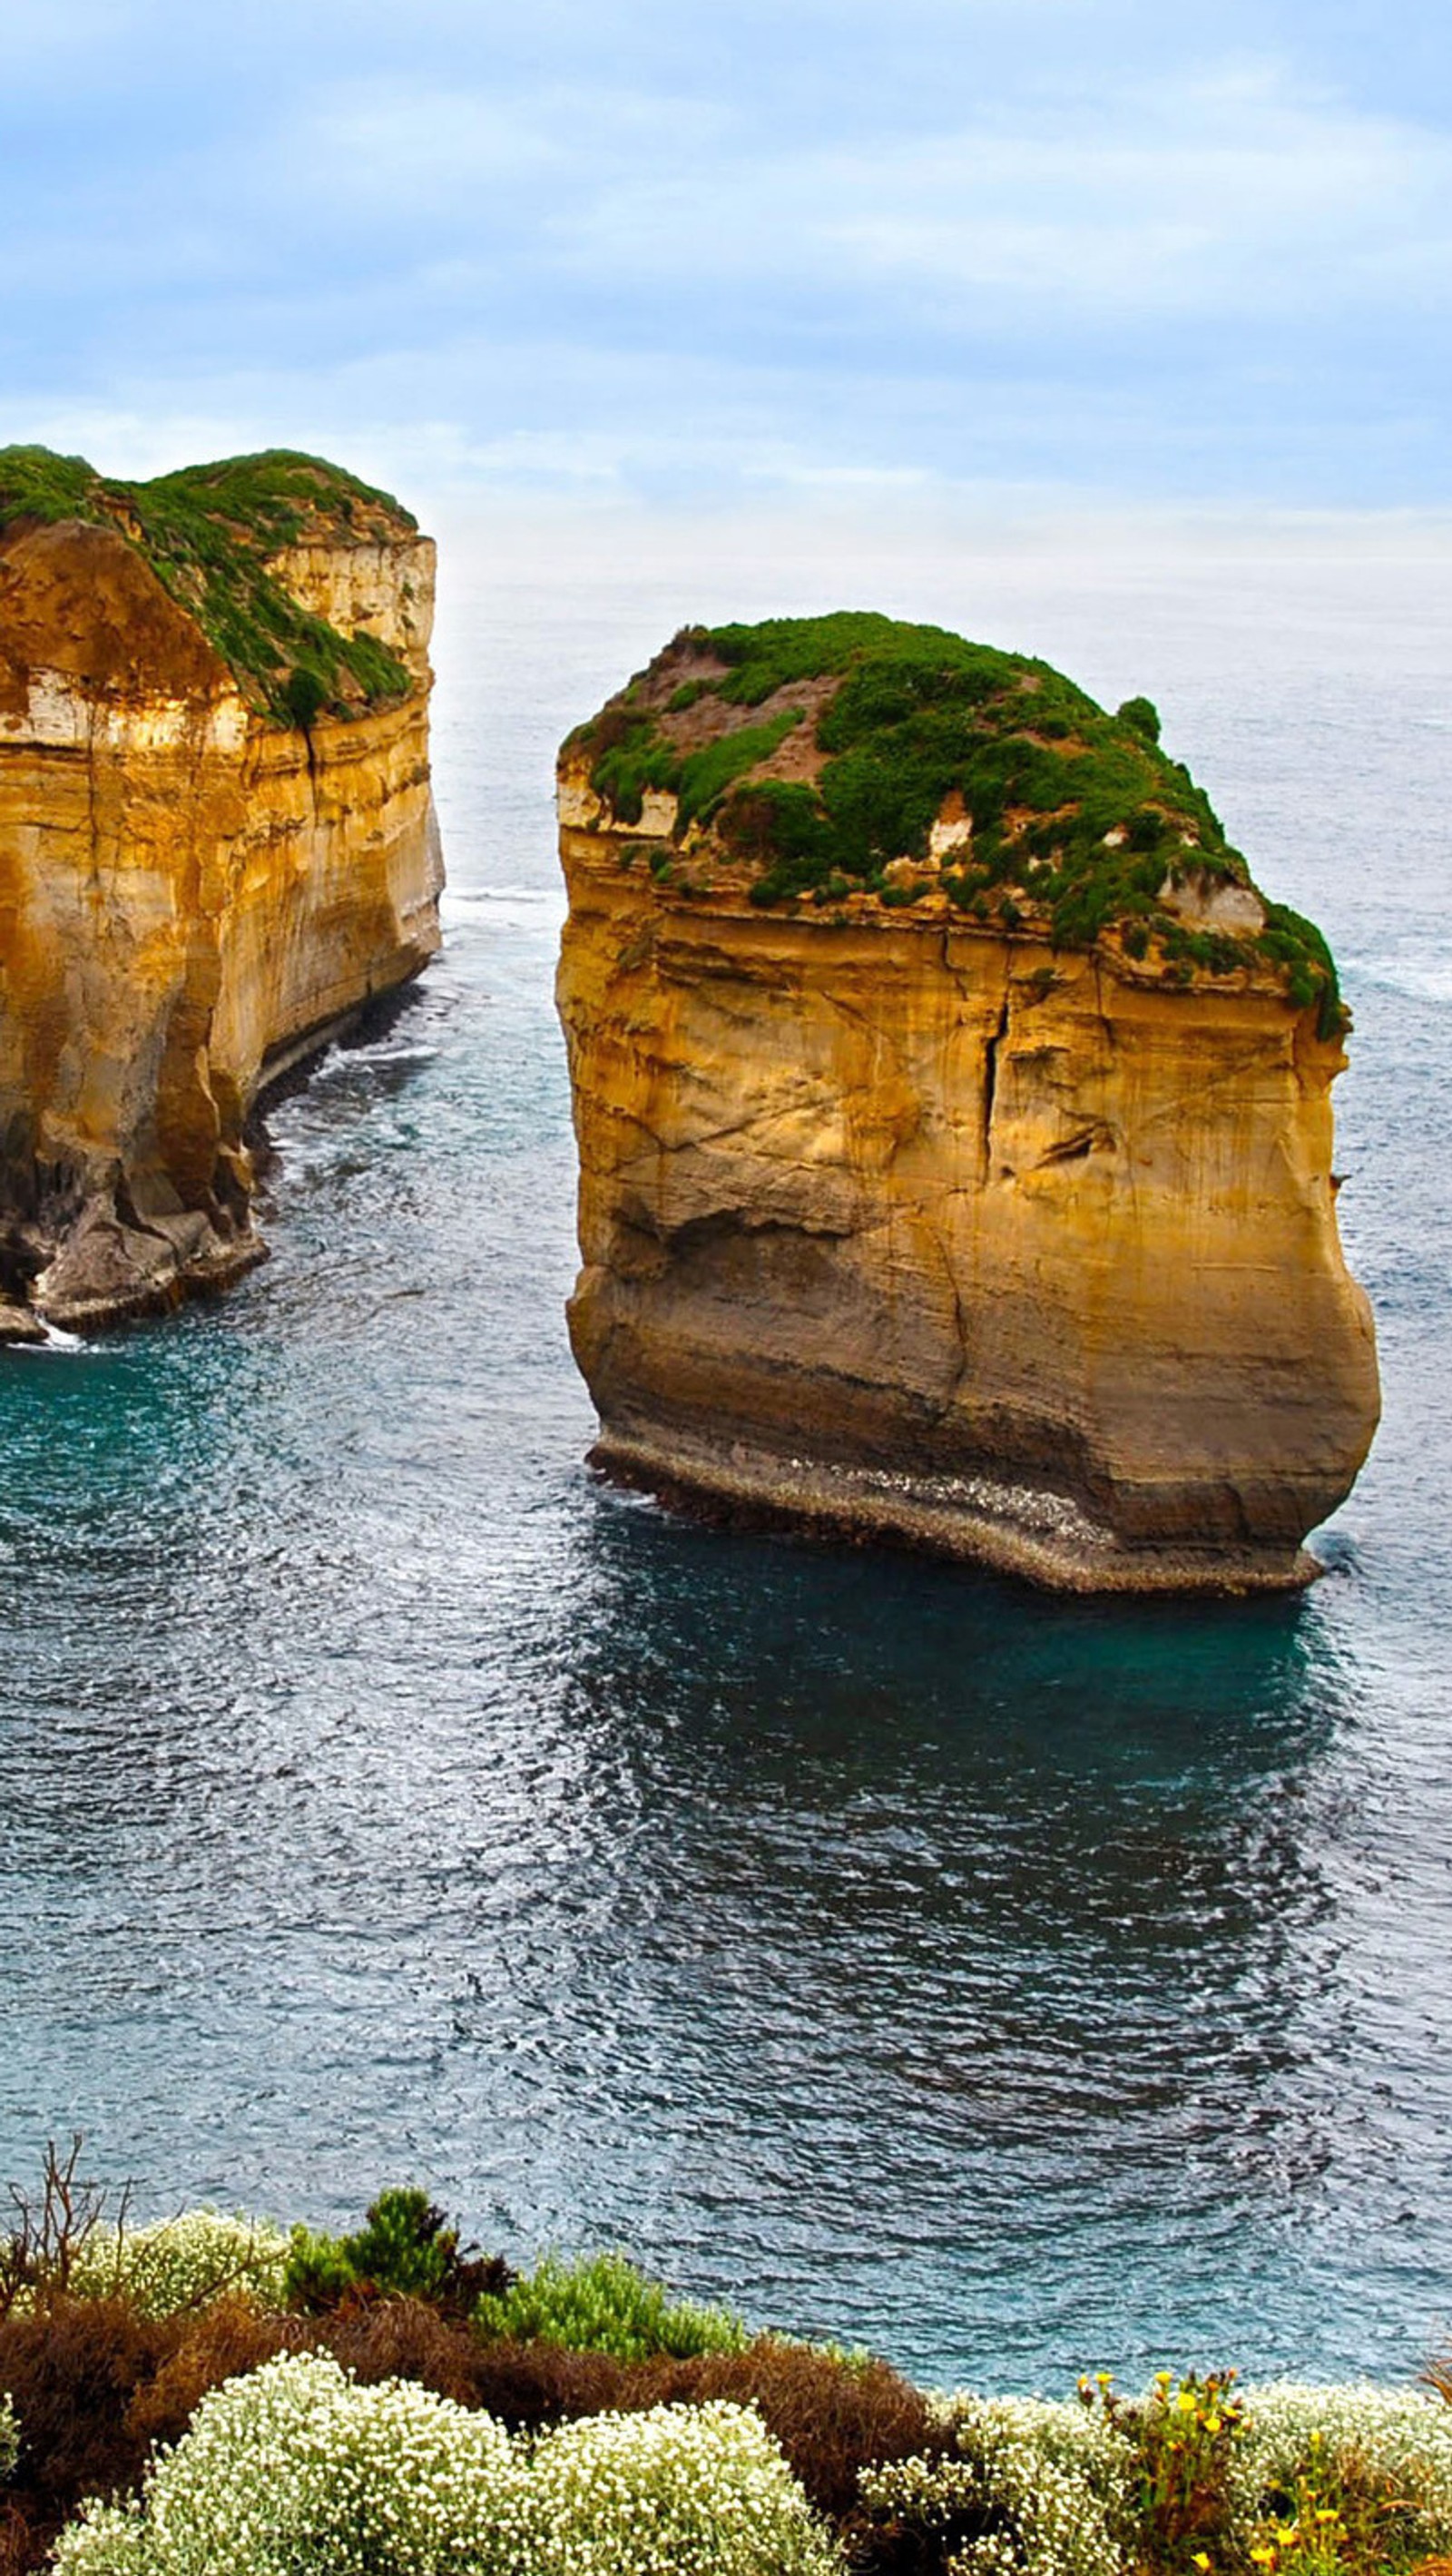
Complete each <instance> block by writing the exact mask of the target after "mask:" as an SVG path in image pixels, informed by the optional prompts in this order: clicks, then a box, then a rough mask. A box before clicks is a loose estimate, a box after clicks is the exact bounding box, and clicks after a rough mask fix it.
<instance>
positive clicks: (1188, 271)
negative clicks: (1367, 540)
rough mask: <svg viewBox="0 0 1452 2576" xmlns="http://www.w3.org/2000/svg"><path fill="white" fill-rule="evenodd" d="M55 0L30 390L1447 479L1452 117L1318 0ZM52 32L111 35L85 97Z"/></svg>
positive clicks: (294, 411) (766, 440)
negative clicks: (1352, 75) (1245, 29)
mask: <svg viewBox="0 0 1452 2576" xmlns="http://www.w3.org/2000/svg"><path fill="white" fill-rule="evenodd" d="M50 5H51V13H52V14H51V16H50V17H48V18H47V19H44V20H43V19H42V18H41V16H40V15H39V14H38V13H37V12H36V10H35V9H34V7H33V5H32V0H17V8H18V10H19V13H20V19H19V23H20V27H21V31H22V34H23V36H24V40H25V41H24V44H23V45H22V48H21V51H22V54H23V57H24V58H23V60H22V63H21V73H22V78H21V79H20V82H19V85H18V89H12V90H11V91H8V92H7V94H6V96H5V97H4V98H0V121H3V122H4V123H5V125H6V128H7V134H8V142H7V144H6V145H5V146H4V147H0V148H3V151H4V157H3V159H0V220H3V222H4V224H5V238H6V244H7V259H6V293H5V298H4V302H3V305H0V356H3V360H4V370H5V375H6V378H7V380H8V383H9V385H10V388H11V418H12V422H20V421H22V419H23V420H24V421H27V422H33V421H34V420H35V419H36V418H37V417H39V416H41V415H42V414H47V415H57V414H59V413H61V412H63V411H65V410H66V409H67V408H69V409H71V410H75V409H76V408H77V407H81V408H84V407H87V406H88V407H89V408H90V410H91V412H92V413H93V414H94V415H95V416H97V417H105V416H117V415H123V416H124V415H133V416H135V417H136V418H137V419H138V420H144V419H145V418H146V417H147V416H148V415H154V416H157V417H160V416H162V415H163V414H165V415H167V416H169V417H172V418H191V419H198V418H210V419H217V420H218V421H221V420H223V419H224V418H225V417H227V416H229V415H230V416H231V417H233V418H235V419H236V421H237V422H238V423H239V424H241V423H242V422H243V421H247V422H251V423H254V424H261V425H265V426H266V429H267V433H268V434H270V435H273V436H279V437H290V438H294V439H298V440H301V442H302V443H305V444H314V443H319V442H320V441H321V439H322V438H323V437H324V436H327V437H328V438H332V437H333V435H334V425H335V424H341V427H342V431H343V434H344V436H345V437H346V436H347V435H348V434H349V433H350V430H351V431H354V432H356V431H357V429H358V426H359V425H360V424H364V425H366V424H373V425H374V426H375V427H376V428H377V430H378V431H379V434H380V435H386V437H387V438H388V439H389V440H390V441H393V440H395V439H397V438H401V437H403V436H405V435H406V434H407V432H408V430H409V427H410V424H415V425H417V424H419V423H431V424H434V425H435V427H436V428H437V427H438V425H440V424H444V425H446V429H447V436H448V438H449V439H450V440H452V442H453V445H454V450H455V453H456V455H457V456H458V457H459V458H461V459H462V458H465V457H469V458H472V459H474V460H475V462H474V470H475V471H477V472H478V473H479V474H480V475H483V476H486V477H490V478H500V479H507V478H508V477H510V476H519V477H522V478H524V479H525V480H529V481H533V480H537V479H539V478H542V477H548V476H550V475H554V476H556V477H558V478H560V479H561V480H562V481H565V482H569V481H572V480H573V481H576V482H578V483H580V484H581V485H582V486H584V485H590V484H598V483H600V482H602V481H609V480H610V479H611V478H616V479H624V480H626V481H629V480H630V479H631V478H632V477H633V478H635V480H636V481H637V482H638V484H639V485H640V487H641V488H648V489H654V488H657V487H658V486H659V485H660V484H661V483H662V482H665V483H670V482H672V481H673V480H676V479H680V478H689V477H690V476H692V475H693V474H694V475H698V476H699V477H700V478H702V481H703V484H711V485H717V484H721V483H723V482H726V483H729V482H736V483H746V482H750V481H752V480H760V479H761V478H762V477H763V476H767V475H775V476H776V477H777V478H778V479H779V480H780V481H781V482H782V483H783V484H784V485H786V484H789V483H790V481H791V478H792V477H793V476H794V475H801V474H805V475H807V476H808V477H811V478H818V479H820V478H825V477H831V476H839V477H840V476H853V475H866V476H872V477H876V476H893V475H900V476H907V477H909V478H911V477H913V476H919V477H927V478H929V479H932V478H935V477H943V476H953V475H959V476H967V477H970V478H971V477H974V476H977V475H980V474H993V473H999V474H1003V473H1021V474H1029V475H1032V476H1036V477H1043V478H1047V479H1048V480H1050V481H1056V480H1063V479H1065V478H1070V479H1072V478H1073V477H1075V476H1078V477H1081V478H1087V479H1088V480H1090V481H1093V482H1097V483H1100V484H1103V483H1106V482H1107V483H1111V484H1112V483H1114V482H1116V481H1118V482H1119V483H1120V484H1121V485H1126V484H1132V485H1133V486H1135V487H1137V488H1138V487H1146V488H1154V489H1164V488H1180V489H1192V488H1193V489H1203V490H1220V491H1230V490H1246V489H1251V488H1257V487H1258V488H1260V489H1262V490H1263V491H1265V492H1267V493H1269V492H1275V493H1279V494H1286V493H1288V492H1292V491H1294V490H1295V489H1297V488H1298V487H1299V488H1300V490H1301V491H1302V492H1303V493H1304V495H1305V497H1307V498H1312V497H1315V498H1323V497H1327V496H1329V495H1330V494H1331V493H1332V492H1333V491H1335V492H1339V494H1340V496H1341V497H1342V498H1345V499H1358V500H1362V499H1366V498H1368V497H1370V496H1371V495H1372V494H1373V493H1374V492H1376V491H1380V492H1381V493H1382V495H1383V496H1384V497H1410V496H1412V495H1414V494H1415V495H1419V496H1424V495H1427V494H1429V493H1430V492H1431V491H1432V490H1433V489H1434V488H1435V489H1441V488H1444V485H1445V472H1446V466H1445V457H1446V452H1447V437H1446V430H1447V421H1446V408H1447V391H1446V386H1447V370H1446V365H1445V319H1446V305H1447V297H1448V281H1449V276H1452V265H1449V259H1448V251H1449V236H1452V139H1449V134H1448V132H1447V131H1446V130H1444V128H1443V126H1442V125H1439V124H1438V122H1437V121H1436V119H1435V117H1434V116H1433V115H1431V114H1430V113H1428V114H1425V115H1424V114H1421V113H1419V112H1418V110H1417V107H1416V104H1415V102H1413V101H1411V100H1409V99H1407V98H1401V99H1399V100H1398V101H1396V102H1395V103H1388V102H1387V101H1386V100H1384V99H1381V98H1379V99H1378V101H1377V103H1376V104H1374V105H1372V104H1368V103H1367V102H1366V101H1365V100H1364V99H1362V98H1361V97H1359V96H1358V95H1357V94H1356V92H1355V91H1354V90H1353V88H1351V87H1350V86H1348V83H1347V82H1346V80H1344V79H1340V80H1338V79H1337V78H1335V77H1333V76H1332V75H1333V73H1334V70H1335V68H1336V65H1335V61H1334V59H1333V56H1332V54H1330V53H1327V51H1326V49H1325V47H1324V45H1323V47H1322V51H1321V54H1320V55H1318V54H1317V51H1316V47H1315V46H1314V45H1312V44H1311V43H1310V42H1309V39H1308V33H1307V31H1308V29H1310V28H1311V26H1312V24H1313V21H1312V20H1311V18H1310V16H1309V13H1308V11H1307V10H1306V9H1305V8H1304V7H1303V8H1302V9H1301V11H1300V14H1299V17H1298V12H1297V10H1296V8H1294V7H1292V6H1291V5H1290V0H1266V5H1265V6H1264V7H1263V8H1261V9H1259V10H1258V11H1257V12H1254V13H1251V12H1250V11H1249V9H1248V0H1222V5H1221V6H1220V7H1219V9H1218V10H1217V12H1216V15H1215V18H1214V20H1213V22H1212V20H1211V18H1210V16H1209V14H1208V10H1207V9H1206V8H1205V7H1202V6H1201V5H1200V0H1186V5H1185V8H1184V9H1182V11H1181V12H1180V13H1178V14H1177V15H1176V17H1175V18H1174V19H1173V20H1171V19H1168V18H1167V17H1166V15H1165V13H1163V12H1159V11H1152V10H1150V9H1149V8H1148V6H1146V5H1144V0H1032V5H1031V7H1030V6H1028V5H1019V0H1015V5H1014V6H1010V5H1009V0H900V5H899V6H898V7H897V8H896V9H895V11H894V13H893V14H892V17H891V20H890V22H889V21H888V20H887V19H886V18H885V16H884V13H882V12H881V11H880V9H878V8H876V7H869V6H868V5H867V0H800V5H799V6H798V7H796V8H795V9H794V10H792V11H789V12H782V11H780V9H779V8H777V9H772V10H769V9H768V8H767V7H766V6H765V0H736V5H734V6H733V7H731V8H729V9H728V8H726V7H725V6H724V5H717V0H703V5H702V7H701V9H700V10H699V11H697V12H694V13H692V14H691V17H690V21H689V26H687V25H686V22H685V21H684V20H683V17H682V14H681V13H680V12H679V10H678V9H673V8H667V7H666V6H665V5H664V0H639V5H638V6H636V7H634V8H631V9H626V8H624V7H622V6H621V5H620V0H594V5H590V6H587V5H585V0H539V5H538V6H526V5H525V0H507V5H506V0H471V5H467V6H466V5H465V0H420V5H419V7H418V9H417V10H415V11H413V12H411V13H408V15H407V16H406V17H405V16H404V15H403V13H399V12H398V11H397V10H396V9H394V10H389V9H385V8H384V7H382V6H381V5H379V0H356V5H352V6H350V7H347V8H345V7H343V6H342V5H341V0H315V5H314V6H313V7H311V8H309V9H307V10H304V11H301V12H297V11H294V12H293V13H292V15H291V16H289V15H288V13H287V12H285V11H283V10H282V9H280V8H279V7H277V6H274V5H272V0H259V6H258V8H257V9H255V10H253V11H251V12H248V13H245V16H243V17H241V18H238V17H228V18H225V19H222V20H215V19H213V20H209V21H207V22H206V24H205V25H204V24H203V23H202V22H201V21H200V20H199V19H197V18H196V17H195V16H193V15H190V14H186V13H183V12H182V11H181V9H180V7H179V6H177V5H174V4H173V0H115V8H114V10H113V11H111V12H110V13H109V15H108V13H102V20H103V22H104V23H103V24H102V25H101V27H100V28H99V29H97V30H94V31H93V29H92V18H93V13H92V12H91V11H90V10H89V9H88V8H87V7H85V6H83V5H82V0H50ZM1252 14H1253V15H1254V16H1255V17H1256V19H1257V22H1258V23H1259V24H1261V25H1263V26H1264V28H1265V29H1266V30H1268V31H1269V34H1268V36H1267V39H1266V41H1267V43H1269V42H1270V41H1271V40H1274V41H1275V44H1276V50H1274V51H1273V52H1272V51H1268V50H1264V49H1262V50H1260V51H1256V50H1245V49H1243V48H1242V49H1241V50H1239V51H1233V50H1231V49H1230V48H1231V45H1232V42H1233V41H1237V40H1238V39H1239V35H1240V31H1241V27H1242V22H1243V21H1244V20H1245V19H1246V18H1247V17H1248V16H1249V15H1252ZM1316 23H1319V21H1318V22H1316ZM47 25H50V26H52V28H53V27H54V26H56V25H59V26H61V27H63V28H64V29H65V30H66V31H67V34H68V36H69V37H70V38H71V39H77V40H78V39H79V37H80V36H81V35H82V34H88V33H90V32H95V47H96V50H95V52H94V54H88V53H87V52H86V50H85V46H84V44H82V45H81V46H80V50H79V54H77V52H76V46H75V44H74V43H73V44H72V47H71V88H70V91H69V92H68V94H67V96H66V100H65V105H64V112H62V109H61V107H60V105H59V104H57V105H56V107H55V111H54V113H53V114H52V113H43V112H41V110H40V109H39V108H37V106H36V104H35V101H36V99H37V98H38V97H39V96H40V94H41V90H43V88H44V83H45V81H46V80H56V81H58V80H59V78H60V74H59V71H58V69H57V66H58V64H59V63H60V61H61V59H62V53H61V50H60V49H59V48H58V44H57V41H56V40H55V38H54V36H53V35H52V36H51V37H50V38H47V35H46V27H47ZM107 26H109V30H110V32H109V34H108V33H107V32H106V29H107ZM284 26H286V27H287V28H288V30H289V34H290V41H289V42H288V43H286V44H283V43H282V42H281V37H282V33H283V29H284ZM118 29H120V30H122V31H123V32H124V36H125V42H124V44H118V42H117V41H116V36H117V30H118ZM1212 38H1213V41H1211V39H1212ZM168 39H169V40H170V41H169V42H168ZM27 48H28V50H26V49H27ZM27 83H28V84H29V86H28V87H27ZM37 84H39V85H40V87H39V88H37ZM27 102H28V103H27ZM369 434H370V435H371V431H370V432H369ZM420 434H422V432H420Z"/></svg>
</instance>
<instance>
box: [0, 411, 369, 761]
mask: <svg viewBox="0 0 1452 2576" xmlns="http://www.w3.org/2000/svg"><path fill="white" fill-rule="evenodd" d="M66 519H80V520H84V521H87V522H89V523H90V524H91V525H93V526H98V527H107V528H111V529H113V530H114V531H115V532H116V533H117V534H118V535H119V536H121V537H123V538H124V539H125V540H126V542H127V544H128V545H132V546H134V547H135V549H136V551H137V553H138V554H140V555H141V556H142V557H143V558H144V559H145V561H146V562H147V563H148V564H149V565H150V567H151V569H152V571H153V572H154V573H155V574H156V576H157V579H158V580H159V581H160V582H161V583H162V585H163V587H164V588H165V589H166V590H168V591H169V592H170V593H171V596H172V598H173V599H174V600H176V602H177V603H178V605H179V606H180V607H182V608H184V609H186V610H187V611H188V612H189V613H190V614H191V615H192V616H193V617H195V619H196V621H197V624H198V625H199V626H200V628H201V630H202V632H203V634H204V635H205V636H206V638H207V641H208V642H209V643H210V644H211V645H212V646H213V648H214V649H215V651H216V652H217V653H219V654H220V656H221V658H222V660H223V661H224V662H225V663H226V664H227V667H228V669H229V670H230V671H231V672H232V673H233V675H234V677H235V678H236V679H237V681H238V682H239V684H240V686H241V687H242V690H243V693H244V695H246V696H247V697H248V698H249V699H250V700H251V701H252V703H253V704H254V705H255V706H257V707H258V708H259V709H261V710H264V711H266V712H267V713H268V714H270V715H273V716H275V717H276V718H277V719H278V720H279V722H281V723H285V724H295V723H299V724H304V725H306V724H311V722H312V721H313V718H314V717H315V716H317V715H318V714H319V713H321V712H322V711H323V710H324V709H325V708H326V709H327V710H328V711H329V712H331V713H333V714H335V715H348V714H352V713H356V711H357V709H358V707H359V706H360V705H363V706H373V705H378V704H382V703H384V702H386V701H388V700H390V699H396V698H402V697H406V696H407V695H408V693H409V691H410V689H411V688H412V686H413V682H412V680H411V679H410V677H409V674H408V672H407V671H406V670H405V669H404V666H403V664H402V663H401V662H400V661H399V660H398V659H397V657H396V655H394V654H392V653H390V652H389V651H388V649H387V647H386V645H383V644H381V643H380V642H379V641H378V639H377V637H376V636H373V635H343V634H341V633H340V632H339V630H338V629H337V628H336V627H335V626H330V625H329V624H328V623H327V621H326V619H324V618H321V617H315V616H313V615H312V613H311V612H310V611H309V610H307V609H305V608H301V607H299V605H298V603H297V601H296V600H294V599H292V598H291V597H290V596H289V594H288V593H287V591H285V590H284V589H283V587H282V585H281V583H280V582H279V581H277V580H276V579H275V578H274V577H273V575H272V574H271V572H270V571H269V570H268V564H269V560H270V558H271V557H273V556H275V555H277V554H278V553H280V552H281V551H282V549H283V548H284V547H287V546H291V545H295V544H297V543H299V542H300V541H303V540H305V539H308V538H317V539H322V540H324V541H326V540H328V539H329V538H334V537H341V536H343V535H346V534H347V533H348V532H350V531H358V530H360V529H362V528H365V527H366V529H368V530H371V531H373V532H375V533H382V532H386V533H388V534H389V535H392V536H394V537H406V536H409V535H412V534H414V533H416V530H417V522H416V521H415V520H414V519H413V517H412V516H411V515H410V513H409V512H408V511H407V510H405V509H404V508H403V507H402V506H401V504H400V503H399V502H397V501H395V500H394V499H393V497H392V495H391V494H389V493H387V492H378V491H375V490H374V489H373V487H372V486H371V485H370V484H367V483H362V482H360V481H359V480H358V477H357V476H356V475H354V474H348V473H345V472H344V470H343V468H342V467H341V466H337V465H329V464H327V463H325V461H324V460H323V459H322V458H321V457H317V456H303V455H300V454H297V453H295V452H294V451H293V450H291V449H288V448H269V449H266V450H265V451H264V452H263V453H262V454H260V455H257V456H234V457H228V458H226V459H225V460H224V461H223V462H221V463H219V464H216V465H188V466H184V467H183V468H181V470H180V471H179V472H177V473H174V474H159V475H158V476H157V477H156V478H155V480H154V481H152V482H149V483H125V482H116V481H107V480H106V479H104V478H103V477H102V476H101V475H99V474H98V473H97V472H96V470H95V468H94V467H93V466H91V465H88V464H87V462H86V460H85V458H84V457H83V456H55V455H53V454H52V453H51V451H50V449H49V448H46V447H6V448H0V529H4V528H6V527H10V526H12V525H14V524H15V523H16V522H17V521H33V522H36V523H38V524H40V525H43V526H55V525H57V524H58V523H59V522H61V521H63V520H66ZM304 703H305V704H306V705H307V708H308V712H307V713H306V714H303V713H301V712H300V711H299V709H300V706H301V705H302V704H304Z"/></svg>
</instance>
